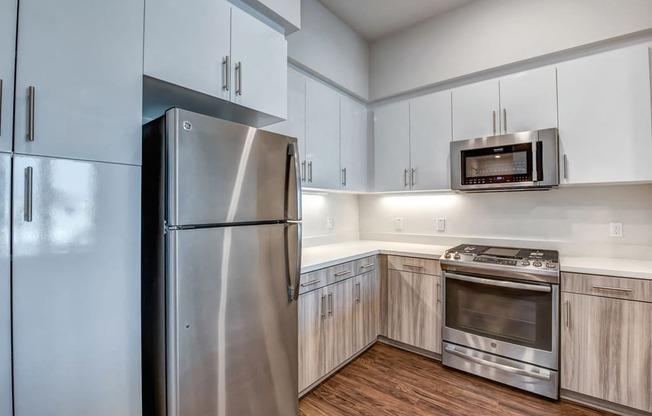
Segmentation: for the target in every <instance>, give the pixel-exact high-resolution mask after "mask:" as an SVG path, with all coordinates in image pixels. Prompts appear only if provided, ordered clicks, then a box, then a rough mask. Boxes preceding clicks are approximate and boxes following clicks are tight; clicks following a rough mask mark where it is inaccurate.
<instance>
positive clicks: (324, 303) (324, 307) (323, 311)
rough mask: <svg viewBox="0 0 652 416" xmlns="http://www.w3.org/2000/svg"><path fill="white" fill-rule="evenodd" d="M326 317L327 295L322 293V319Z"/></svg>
mask: <svg viewBox="0 0 652 416" xmlns="http://www.w3.org/2000/svg"><path fill="white" fill-rule="evenodd" d="M324 318H326V295H321V319H324Z"/></svg>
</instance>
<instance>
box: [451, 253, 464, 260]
mask: <svg viewBox="0 0 652 416" xmlns="http://www.w3.org/2000/svg"><path fill="white" fill-rule="evenodd" d="M453 258H454V259H455V260H459V259H461V258H462V256H460V253H455V255H454V256H453Z"/></svg>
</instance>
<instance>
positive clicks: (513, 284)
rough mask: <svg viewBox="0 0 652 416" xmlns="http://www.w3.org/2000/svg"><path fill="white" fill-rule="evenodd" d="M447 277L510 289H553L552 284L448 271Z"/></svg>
mask: <svg viewBox="0 0 652 416" xmlns="http://www.w3.org/2000/svg"><path fill="white" fill-rule="evenodd" d="M446 278H447V279H455V280H462V281H465V282H471V283H478V284H481V285H487V286H497V287H506V288H508V289H520V290H530V291H533V292H547V293H549V292H551V291H552V289H551V288H550V286H543V285H530V284H527V283H516V282H508V281H505V280H494V279H485V278H482V277H473V276H466V275H461V274H455V273H449V272H446Z"/></svg>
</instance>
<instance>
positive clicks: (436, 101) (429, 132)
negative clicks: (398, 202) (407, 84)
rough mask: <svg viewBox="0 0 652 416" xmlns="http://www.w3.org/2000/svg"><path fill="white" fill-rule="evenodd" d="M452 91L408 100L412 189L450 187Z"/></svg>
mask: <svg viewBox="0 0 652 416" xmlns="http://www.w3.org/2000/svg"><path fill="white" fill-rule="evenodd" d="M451 134H452V132H451V92H450V91H445V92H439V93H435V94H429V95H425V96H423V97H419V98H415V99H413V100H411V101H410V160H411V169H412V172H411V176H412V178H411V179H412V180H411V182H412V190H433V189H450V157H449V154H450V141H451Z"/></svg>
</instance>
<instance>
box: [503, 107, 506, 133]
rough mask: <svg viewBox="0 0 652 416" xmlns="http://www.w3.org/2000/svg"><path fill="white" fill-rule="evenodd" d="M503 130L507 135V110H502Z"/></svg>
mask: <svg viewBox="0 0 652 416" xmlns="http://www.w3.org/2000/svg"><path fill="white" fill-rule="evenodd" d="M503 130H504V131H505V134H507V109H506V108H503Z"/></svg>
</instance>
